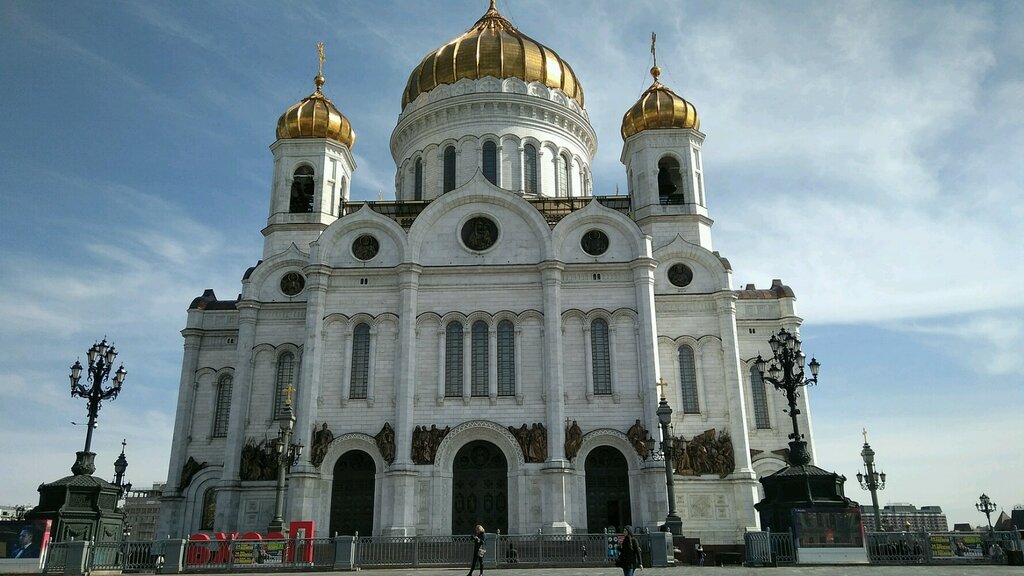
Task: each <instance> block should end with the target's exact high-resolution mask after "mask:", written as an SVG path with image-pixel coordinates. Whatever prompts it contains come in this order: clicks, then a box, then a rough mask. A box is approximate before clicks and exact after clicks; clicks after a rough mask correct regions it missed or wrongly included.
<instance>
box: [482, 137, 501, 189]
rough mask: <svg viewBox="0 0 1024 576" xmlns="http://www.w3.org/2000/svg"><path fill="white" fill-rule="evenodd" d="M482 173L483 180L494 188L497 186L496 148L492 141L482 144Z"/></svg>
mask: <svg viewBox="0 0 1024 576" xmlns="http://www.w3.org/2000/svg"><path fill="white" fill-rule="evenodd" d="M481 160H482V165H483V172H484V178H487V181H488V182H490V183H491V184H494V185H495V186H497V185H498V146H497V144H495V143H494V142H493V141H491V140H488V141H486V142H484V150H483V158H482V159H481Z"/></svg>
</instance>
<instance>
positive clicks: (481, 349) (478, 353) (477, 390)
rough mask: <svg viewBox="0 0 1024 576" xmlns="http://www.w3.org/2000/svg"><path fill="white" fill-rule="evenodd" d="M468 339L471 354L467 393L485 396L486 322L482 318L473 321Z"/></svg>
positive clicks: (486, 361)
mask: <svg viewBox="0 0 1024 576" xmlns="http://www.w3.org/2000/svg"><path fill="white" fill-rule="evenodd" d="M471 337H472V340H471V341H470V346H471V351H472V352H471V353H472V355H473V366H472V371H473V372H472V373H471V374H470V378H469V382H470V385H469V393H470V395H471V396H487V372H488V368H489V366H488V360H489V358H488V354H487V323H486V322H484V321H483V320H477V321H476V322H473V328H472V331H471Z"/></svg>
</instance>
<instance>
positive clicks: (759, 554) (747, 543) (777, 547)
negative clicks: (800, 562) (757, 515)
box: [743, 532, 796, 566]
mask: <svg viewBox="0 0 1024 576" xmlns="http://www.w3.org/2000/svg"><path fill="white" fill-rule="evenodd" d="M743 543H744V547H745V548H746V554H747V564H749V565H752V566H778V565H779V564H793V563H795V562H796V549H795V548H794V547H793V535H792V534H790V533H789V532H747V533H746V534H744V535H743Z"/></svg>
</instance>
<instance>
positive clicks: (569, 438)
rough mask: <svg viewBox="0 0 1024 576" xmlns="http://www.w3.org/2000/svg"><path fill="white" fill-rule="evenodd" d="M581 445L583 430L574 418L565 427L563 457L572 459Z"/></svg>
mask: <svg viewBox="0 0 1024 576" xmlns="http://www.w3.org/2000/svg"><path fill="white" fill-rule="evenodd" d="M582 445H583V430H581V429H580V425H579V424H577V423H576V421H575V420H573V421H572V424H570V425H568V426H566V427H565V457H566V458H568V459H569V460H572V459H573V458H575V457H576V455H577V454H579V452H580V446H582Z"/></svg>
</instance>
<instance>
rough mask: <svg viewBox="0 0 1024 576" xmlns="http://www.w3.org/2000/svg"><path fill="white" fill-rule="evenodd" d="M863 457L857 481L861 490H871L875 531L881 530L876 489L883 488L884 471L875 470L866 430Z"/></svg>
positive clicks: (873, 455)
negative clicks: (862, 465)
mask: <svg viewBox="0 0 1024 576" xmlns="http://www.w3.org/2000/svg"><path fill="white" fill-rule="evenodd" d="M860 456H861V458H863V459H864V472H857V482H858V483H860V487H861V489H862V490H867V491H869V492H871V505H872V506H874V508H875V532H881V531H882V512H881V510H879V509H878V491H879V490H885V472H876V471H875V451H874V450H872V449H871V445H870V444H868V431H867V430H864V449H862V450H861V451H860Z"/></svg>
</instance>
